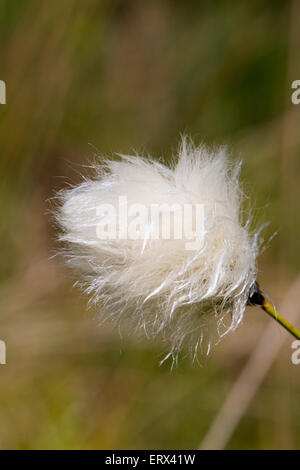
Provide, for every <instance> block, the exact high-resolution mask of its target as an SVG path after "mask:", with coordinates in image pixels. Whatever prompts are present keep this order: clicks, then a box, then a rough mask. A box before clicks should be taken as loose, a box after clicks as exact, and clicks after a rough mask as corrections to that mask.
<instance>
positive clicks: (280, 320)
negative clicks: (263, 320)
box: [261, 299, 300, 339]
mask: <svg viewBox="0 0 300 470" xmlns="http://www.w3.org/2000/svg"><path fill="white" fill-rule="evenodd" d="M261 307H262V309H263V310H264V311H265V312H267V313H268V314H269V315H270V316H271V317H272V318H274V319H275V320H276V321H277V322H278V323H280V325H282V326H283V327H284V328H285V329H286V330H287V331H289V332H290V333H291V335H293V336H295V338H297V339H300V331H299V330H297V328H295V327H294V326H293V325H292V324H291V323H290V322H289V321H287V320H286V319H285V318H284V317H283V316H282V315H280V313H278V312H277V310H275V308H274V307H272V305H271V304H269V302H267V301H266V300H265V299H264V301H263V303H262V305H261Z"/></svg>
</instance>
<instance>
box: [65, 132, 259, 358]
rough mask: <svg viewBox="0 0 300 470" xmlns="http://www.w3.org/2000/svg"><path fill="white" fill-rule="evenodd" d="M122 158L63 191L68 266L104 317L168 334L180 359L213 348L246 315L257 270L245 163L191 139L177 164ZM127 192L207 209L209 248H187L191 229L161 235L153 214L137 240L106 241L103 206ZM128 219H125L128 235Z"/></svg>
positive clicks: (130, 198) (135, 198)
mask: <svg viewBox="0 0 300 470" xmlns="http://www.w3.org/2000/svg"><path fill="white" fill-rule="evenodd" d="M119 157H120V160H119V161H116V160H105V161H103V159H102V160H101V161H99V162H97V163H95V164H93V165H92V166H93V169H94V171H95V175H94V177H93V178H91V179H86V178H85V179H84V181H83V182H82V183H81V184H79V185H78V186H76V187H73V188H71V189H65V190H62V191H61V192H60V193H59V200H60V204H59V207H58V209H57V212H56V220H57V221H58V224H59V226H60V236H59V240H60V242H62V245H63V249H62V250H63V254H64V256H65V259H66V262H67V263H68V264H69V265H71V266H72V267H73V268H75V269H76V270H77V272H78V273H79V276H80V277H79V278H80V282H81V284H82V286H83V287H84V289H85V292H86V293H87V294H89V295H90V296H91V301H92V302H93V303H95V304H97V305H98V306H99V310H100V312H101V317H102V318H103V319H106V318H111V319H112V320H114V321H115V322H117V323H118V324H119V323H122V324H126V325H127V327H131V328H133V329H135V330H143V331H144V332H145V333H146V335H147V336H149V337H155V336H157V335H159V336H160V337H161V338H162V339H163V340H164V341H166V342H167V344H168V345H169V354H168V355H167V356H166V357H169V356H170V355H171V356H172V357H173V359H177V355H178V353H179V352H180V351H181V350H182V349H184V350H189V351H190V353H191V354H192V356H193V357H197V355H198V352H199V353H200V352H202V353H203V352H205V353H207V352H208V351H209V350H210V347H211V345H212V344H215V343H216V342H217V341H218V339H219V338H220V337H222V336H223V335H224V334H225V333H227V332H229V331H230V330H234V329H235V328H236V327H237V326H238V325H239V324H240V322H241V321H242V319H243V314H244V311H245V307H246V304H247V299H248V295H249V291H250V289H251V288H252V286H253V284H254V282H255V279H256V274H257V269H256V257H257V253H258V249H259V246H258V245H259V243H258V233H257V232H251V231H250V218H249V215H248V212H247V211H244V210H243V203H244V195H243V192H242V190H241V188H240V183H239V169H240V163H237V164H233V163H231V162H230V160H229V159H228V156H227V151H226V149H225V148H223V147H222V148H218V149H214V150H209V149H208V148H207V147H206V146H204V145H201V146H199V147H195V146H194V145H193V143H192V142H191V141H190V140H187V139H186V138H183V139H182V143H181V145H180V148H179V152H178V156H177V157H176V159H174V162H173V164H172V165H171V167H170V168H169V167H167V166H165V165H163V164H161V163H159V162H157V161H154V160H152V159H151V158H144V157H141V156H138V155H136V156H124V155H120V156H119ZM99 160H100V159H99ZM124 197H126V201H127V204H128V205H130V204H142V205H143V206H144V207H146V208H150V206H151V205H153V204H156V205H164V204H167V205H169V206H173V205H174V204H177V207H184V205H185V204H189V205H191V206H192V207H196V205H200V206H201V207H203V208H204V210H203V221H202V222H204V224H203V225H202V236H203V237H202V244H201V246H197V247H196V248H194V249H189V250H187V238H186V236H185V235H184V234H183V236H182V237H181V238H176V237H170V238H169V239H162V237H160V238H159V239H153V238H152V237H151V236H150V235H151V233H152V231H153V221H151V220H150V219H144V222H143V224H144V225H143V226H142V227H140V229H141V230H140V233H142V236H140V237H138V238H137V239H133V238H129V237H127V238H126V237H111V238H110V239H104V238H103V237H102V238H101V237H99V230H98V229H99V225H100V226H101V224H103V220H104V218H103V214H102V215H101V213H100V212H99V210H98V208H99V205H105V204H106V205H108V204H109V205H110V206H114V207H117V206H118V203H119V201H120V198H123V199H124ZM123 199H122V200H123ZM162 207H163V206H162ZM160 215H161V214H160ZM243 218H244V219H245V220H243ZM191 219H192V220H191V221H190V222H191V223H192V222H195V220H194V219H195V216H194V215H192V216H191ZM105 221H106V223H107V222H113V221H110V220H107V217H106V219H105ZM122 224H124V221H122V220H120V219H118V222H117V229H118V230H119V231H121V232H122V230H123V229H124V227H123V226H122ZM118 233H119V232H118ZM120 238H121V239H120Z"/></svg>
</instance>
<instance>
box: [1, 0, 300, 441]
mask: <svg viewBox="0 0 300 470" xmlns="http://www.w3.org/2000/svg"><path fill="white" fill-rule="evenodd" d="M299 21H300V8H299V2H297V0H294V1H287V0H282V1H281V0H273V1H272V2H271V1H256V0H251V1H250V0H248V1H244V2H229V1H226V0H225V1H214V2H211V1H210V2H209V1H196V0H195V1H189V2H181V1H179V0H177V1H175V0H165V1H159V0H129V1H121V0H107V1H105V0H86V1H85V2H80V1H79V0H52V1H51V2H37V1H36V0H26V1H24V2H20V1H17V0H1V2H0V57H1V62H0V79H2V80H4V81H5V82H6V86H7V104H6V105H0V155H1V160H0V169H1V194H0V204H1V266H0V281H1V284H0V310H1V313H0V338H1V339H2V340H5V342H6V344H7V364H6V365H0V448H2V449H14V448H16V449H103V448H114V449H126V448H131V449H139V448H146V449H147V448H152V449H153V448H158V449H165V448H173V449H175V448H196V447H198V446H201V443H202V442H203V440H204V438H205V436H206V435H207V433H208V431H209V429H210V426H211V425H212V423H213V422H214V420H215V417H216V416H217V415H218V413H219V411H220V408H221V406H222V404H223V403H224V401H225V399H226V397H227V396H228V394H229V393H230V390H231V389H232V386H233V384H234V383H235V381H236V379H237V377H238V376H239V374H240V373H241V372H242V371H243V369H244V367H245V364H246V363H247V360H248V358H249V357H250V355H251V353H252V351H254V350H255V348H256V345H257V344H258V342H259V339H260V337H261V335H262V334H263V333H264V331H265V329H266V328H268V326H269V323H270V322H271V321H272V320H271V319H269V318H268V317H267V316H266V315H265V314H264V313H263V312H261V311H260V310H259V309H256V308H249V309H248V310H247V313H246V315H245V319H244V322H243V325H242V326H241V327H240V328H239V329H238V330H237V331H236V332H234V333H232V334H230V335H228V336H227V337H226V338H225V339H224V340H223V342H222V343H221V344H220V345H219V346H218V347H217V348H216V349H215V351H213V353H212V354H211V355H210V356H209V357H208V358H207V359H203V360H202V361H201V362H202V363H201V364H200V365H199V364H191V362H190V361H189V360H187V359H186V360H182V361H181V362H180V363H179V366H178V367H177V368H175V369H174V370H173V371H172V372H171V371H170V363H166V364H164V365H163V366H161V367H159V361H160V360H161V358H162V357H163V356H164V352H165V351H164V350H163V349H162V346H161V345H160V344H153V343H150V342H147V341H140V340H138V339H137V338H127V337H126V335H125V336H124V337H123V338H120V336H119V334H118V332H117V331H115V330H114V328H113V327H111V326H110V325H109V324H105V325H103V326H101V327H99V326H98V322H97V321H96V320H95V317H96V315H97V314H98V313H99V312H97V311H95V310H89V311H87V310H86V304H87V299H86V298H85V297H84V296H83V295H82V294H81V293H80V292H79V291H78V289H76V288H74V287H73V279H72V275H71V273H69V272H68V271H67V270H66V269H65V268H64V267H63V265H62V263H61V261H60V260H59V259H58V258H57V257H54V258H53V257H52V256H53V254H54V253H55V250H56V243H55V236H56V232H55V227H53V224H52V223H51V215H50V214H49V208H50V206H51V201H49V199H50V198H52V197H53V196H54V194H55V191H57V190H59V189H60V188H62V187H65V186H66V184H68V183H70V182H72V183H76V182H77V181H80V180H81V176H80V175H81V174H82V173H85V172H86V171H87V169H86V168H85V165H86V164H87V163H88V162H89V160H90V159H91V158H93V157H94V155H95V154H101V155H110V156H113V153H114V152H123V153H130V152H133V151H135V150H137V151H139V152H145V153H148V152H149V153H151V154H152V155H153V156H154V157H155V158H160V157H162V156H163V157H162V158H163V160H164V161H165V162H166V163H167V162H168V159H169V158H170V156H171V155H172V153H174V152H176V148H177V146H178V142H179V137H180V133H187V134H189V135H191V136H192V137H193V138H194V140H195V141H196V143H200V142H201V141H204V142H206V143H208V144H212V143H217V144H224V143H226V144H228V145H229V148H230V150H231V152H232V155H233V157H234V158H240V157H242V158H243V161H244V164H243V171H242V179H243V181H244V185H245V188H246V191H247V192H248V194H249V196H250V197H251V199H252V201H253V206H254V208H255V213H257V220H260V221H261V220H262V221H269V225H268V227H267V228H266V229H265V231H264V236H265V238H266V240H267V239H268V238H269V237H271V236H272V234H273V233H274V232H278V233H277V236H276V237H275V238H274V239H273V240H272V242H271V243H270V245H269V247H268V248H267V250H266V251H265V252H264V253H263V254H262V255H261V257H260V259H259V269H260V273H259V280H260V283H261V284H262V285H263V286H264V289H265V291H266V292H267V293H268V294H269V295H270V297H271V298H272V300H273V301H274V302H275V303H276V304H280V302H281V301H282V300H283V299H284V297H285V296H286V293H287V291H288V288H289V286H290V285H292V284H293V282H294V281H295V279H297V276H298V275H299V265H300V252H299V236H300V216H299V208H298V200H299V175H300V172H299V169H300V159H299V157H300V132H299V124H300V105H299V106H296V105H293V104H292V103H291V93H292V90H291V83H292V81H293V80H296V79H300V28H299ZM153 269H155V265H153ZM299 297H300V294H299ZM298 300H299V299H297V298H295V299H294V300H293V306H294V307H293V308H294V309H295V312H296V310H297V309H299V305H298V304H299V302H298ZM293 308H292V310H293ZM282 313H288V312H282ZM296 313H297V312H296ZM100 314H101V313H100ZM296 317H297V318H299V320H298V325H299V323H300V312H298V313H297V315H296ZM297 318H296V320H297ZM275 336H278V337H280V338H282V337H284V343H283V346H282V348H281V349H280V351H278V354H277V355H276V357H274V360H273V361H272V364H271V368H270V369H269V370H268V371H267V372H266V373H265V374H263V377H261V384H258V386H257V391H256V393H255V394H254V397H253V399H252V400H250V403H249V406H247V407H246V409H245V410H244V412H243V413H242V415H241V417H240V418H241V419H240V420H239V422H238V423H236V425H235V426H233V429H232V430H229V429H228V430H226V426H225V430H224V429H223V432H225V434H226V433H228V435H227V439H226V445H225V447H226V448H229V449H283V448H288V449H295V448H299V447H300V409H299V402H300V401H299V398H300V365H299V366H296V365H293V364H292V362H291V352H292V350H291V342H292V338H291V337H289V336H288V334H287V333H286V332H285V331H284V330H282V329H281V328H280V327H279V326H278V327H277V328H276V330H275ZM260 360H261V361H264V357H261V358H260ZM253 380H254V379H253V377H249V383H250V382H251V383H252V381H253ZM252 385H253V383H252ZM242 393H243V391H241V396H242ZM231 411H232V413H233V414H234V410H231ZM228 419H229V420H230V410H229V415H228Z"/></svg>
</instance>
